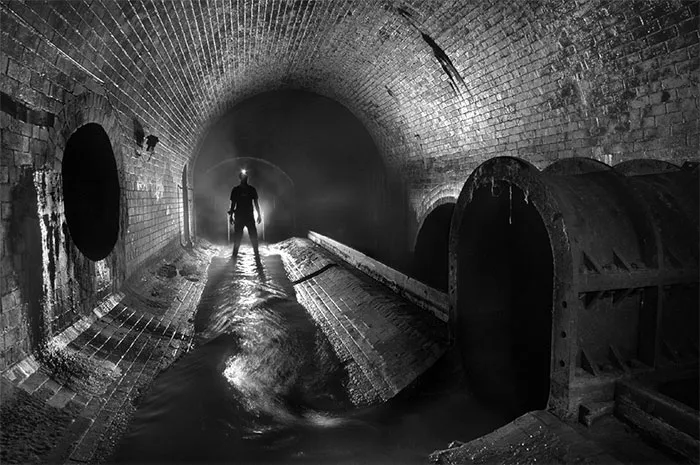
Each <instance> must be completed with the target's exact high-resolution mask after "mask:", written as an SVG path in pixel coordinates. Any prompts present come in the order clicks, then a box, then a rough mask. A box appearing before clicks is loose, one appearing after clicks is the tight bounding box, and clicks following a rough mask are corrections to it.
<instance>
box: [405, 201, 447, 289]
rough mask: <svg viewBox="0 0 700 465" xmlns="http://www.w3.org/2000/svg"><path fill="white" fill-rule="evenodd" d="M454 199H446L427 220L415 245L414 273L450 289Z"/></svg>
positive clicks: (434, 285)
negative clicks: (448, 200)
mask: <svg viewBox="0 0 700 465" xmlns="http://www.w3.org/2000/svg"><path fill="white" fill-rule="evenodd" d="M454 208H455V204H454V202H445V203H442V204H441V205H438V206H437V207H435V208H433V210H432V211H431V212H430V213H428V215H427V216H426V217H425V219H424V220H423V224H422V225H421V228H420V231H418V237H417V238H416V245H415V247H414V248H413V275H414V276H415V277H416V278H417V279H418V280H420V281H422V282H424V283H425V284H427V285H429V286H431V287H434V288H435V289H438V290H441V291H443V292H447V277H448V252H449V242H450V222H451V221H452V212H453V211H454Z"/></svg>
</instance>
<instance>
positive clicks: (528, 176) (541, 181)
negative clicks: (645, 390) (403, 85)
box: [449, 157, 698, 417]
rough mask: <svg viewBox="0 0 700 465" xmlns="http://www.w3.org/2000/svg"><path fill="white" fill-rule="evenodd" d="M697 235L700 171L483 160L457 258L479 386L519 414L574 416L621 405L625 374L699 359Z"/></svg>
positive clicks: (464, 213) (472, 183) (453, 233)
mask: <svg viewBox="0 0 700 465" xmlns="http://www.w3.org/2000/svg"><path fill="white" fill-rule="evenodd" d="M697 239H698V169H697V167H692V166H684V167H683V168H681V167H678V166H675V165H672V164H669V163H665V162H658V161H649V160H635V161H630V162H625V163H622V164H620V165H618V166H616V167H611V166H608V165H606V164H603V163H601V162H598V161H595V160H592V159H584V158H572V159H564V160H560V161H558V162H555V163H554V164H552V165H550V166H549V167H548V168H546V169H545V170H543V171H540V170H538V169H537V168H536V167H534V166H533V165H532V164H530V163H528V162H527V161H525V160H522V159H518V158H512V157H498V158H493V159H491V160H488V161H487V162H485V163H483V164H482V165H480V166H479V167H478V168H477V169H476V170H475V171H474V172H473V173H472V175H471V176H470V177H469V179H468V180H467V182H466V183H465V185H464V188H463V189H462V192H461V194H460V197H459V199H458V202H457V206H456V208H455V212H454V215H453V219H452V224H451V228H450V257H449V263H450V278H449V294H450V310H451V314H450V319H451V322H452V325H451V328H452V331H453V336H454V339H455V340H456V342H457V344H458V345H459V348H460V351H461V352H462V354H463V359H464V364H465V370H466V371H467V374H468V376H469V378H470V379H471V380H472V385H473V387H474V390H475V391H476V392H477V394H482V395H483V396H485V397H487V398H488V397H491V398H492V400H495V401H499V402H501V403H503V404H504V405H510V406H511V407H512V410H514V413H516V414H517V413H522V412H523V411H525V410H528V409H536V408H544V407H545V405H546V406H547V407H548V408H549V409H551V410H553V411H554V412H555V413H557V414H558V415H560V416H562V417H573V416H575V415H576V414H577V410H578V407H579V405H581V404H582V403H584V402H605V401H610V400H612V396H613V389H614V382H615V380H617V379H619V378H620V377H622V376H630V375H632V374H634V373H635V372H637V371H647V372H648V371H653V370H655V369H657V368H658V367H660V366H662V365H668V364H673V363H678V362H681V361H683V360H685V359H686V358H687V357H691V358H692V356H693V354H695V360H696V361H697V341H698V291H697V288H698V241H697ZM683 322H685V324H683ZM693 347H694V348H695V350H693ZM545 349H546V350H545Z"/></svg>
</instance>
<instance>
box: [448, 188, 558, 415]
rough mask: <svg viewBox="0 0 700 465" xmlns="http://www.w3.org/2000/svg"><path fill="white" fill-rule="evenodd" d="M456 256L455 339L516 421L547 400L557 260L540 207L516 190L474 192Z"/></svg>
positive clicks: (487, 393)
mask: <svg viewBox="0 0 700 465" xmlns="http://www.w3.org/2000/svg"><path fill="white" fill-rule="evenodd" d="M459 231H460V233H461V234H460V237H459V242H458V246H457V254H458V257H457V259H458V267H459V270H458V281H457V286H458V300H457V309H456V331H457V335H456V336H457V341H458V343H459V347H460V350H461V352H462V357H463V362H464V366H465V369H466V372H467V377H468V379H469V384H470V386H471V388H472V390H473V392H474V394H475V395H476V396H477V397H479V398H480V399H482V400H483V401H485V402H486V403H488V404H492V405H494V406H495V407H496V408H498V409H501V410H503V411H504V412H507V413H508V414H509V415H512V416H513V417H516V416H518V415H521V414H523V413H525V412H527V411H530V410H536V409H543V408H545V407H546V405H547V400H548V397H549V381H550V380H549V377H550V346H551V328H552V316H551V310H552V292H553V281H552V280H553V259H552V251H551V245H550V241H549V237H548V234H547V230H546V228H545V226H544V223H543V222H542V219H541V217H540V215H539V213H538V211H537V210H536V208H535V207H534V206H533V205H532V204H531V203H529V202H528V200H527V197H526V196H525V195H524V194H523V191H522V190H521V189H519V188H518V187H516V186H513V185H508V184H505V183H503V184H496V185H495V186H490V187H486V188H481V189H479V190H477V191H476V192H475V193H474V196H473V199H472V202H471V203H469V204H468V206H467V207H466V208H465V211H464V216H463V221H462V224H461V225H459Z"/></svg>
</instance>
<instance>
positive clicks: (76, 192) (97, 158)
mask: <svg viewBox="0 0 700 465" xmlns="http://www.w3.org/2000/svg"><path fill="white" fill-rule="evenodd" d="M61 174H62V177H63V197H64V201H65V213H66V223H67V224H68V230H69V232H70V236H71V238H72V240H73V242H74V243H75V245H76V247H77V248H78V249H79V250H80V251H81V252H82V253H83V254H84V255H85V256H86V257H88V258H89V259H90V260H93V261H97V260H102V259H103V258H105V257H106V256H107V255H109V254H110V252H111V251H112V249H113V248H114V245H115V244H116V242H117V238H118V235H119V197H120V188H119V176H118V173H117V164H116V160H115V159H114V152H113V151H112V144H111V142H110V140H109V136H108V135H107V133H106V132H105V131H104V129H103V128H102V126H100V125H99V124H95V123H89V124H86V125H84V126H82V127H80V128H78V130H77V131H75V132H74V133H73V134H72V135H71V136H70V138H69V139H68V142H67V143H66V148H65V151H64V154H63V165H62V172H61Z"/></svg>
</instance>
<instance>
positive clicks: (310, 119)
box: [194, 91, 410, 269]
mask: <svg viewBox="0 0 700 465" xmlns="http://www.w3.org/2000/svg"><path fill="white" fill-rule="evenodd" d="M242 158H246V159H248V158H257V159H261V160H264V161H265V162H269V163H271V164H273V165H275V166H277V167H279V168H280V170H282V171H283V172H285V173H287V174H288V175H289V177H290V178H291V179H292V180H293V184H294V196H293V204H289V203H285V204H283V205H282V206H280V204H279V203H278V200H271V199H267V200H266V201H272V202H274V206H273V208H272V209H271V210H270V206H269V205H268V207H267V208H268V210H270V211H271V212H272V213H271V216H270V217H266V221H270V224H274V225H275V226H276V227H275V228H273V229H274V234H270V235H269V237H268V240H270V239H272V238H273V237H274V238H275V240H277V239H278V238H279V239H283V238H285V237H289V236H292V235H305V234H306V233H307V231H309V230H313V231H317V232H319V233H321V234H324V235H327V236H329V237H332V238H333V239H335V240H337V241H340V242H342V243H344V244H347V245H349V246H351V247H353V248H355V249H357V250H360V251H361V252H363V253H365V254H367V255H369V256H372V257H374V258H377V259H379V260H382V261H384V262H387V263H388V264H391V265H393V266H396V267H399V268H403V269H405V268H407V267H406V266H404V265H405V264H406V263H407V262H408V259H409V258H410V255H409V246H408V231H409V227H408V226H409V220H408V218H409V215H408V202H407V196H406V193H405V189H404V188H403V185H402V183H401V182H400V180H399V178H398V177H396V176H394V175H393V174H392V173H390V172H389V170H388V169H387V168H386V166H385V164H384V162H383V160H382V158H381V155H380V153H379V151H378V149H377V147H376V145H375V144H374V141H373V140H372V137H371V136H370V134H369V133H368V132H367V130H366V129H365V128H364V126H363V125H362V124H361V123H360V122H359V121H358V120H357V119H356V118H355V117H354V116H353V115H352V114H351V113H350V112H349V111H348V110H347V109H346V108H345V107H343V106H342V105H340V104H339V103H337V102H335V101H333V100H331V99H328V98H325V97H321V96H319V95H316V94H313V93H309V92H302V91H276V92H268V93H264V94H259V95H257V96H255V97H252V98H250V99H248V100H246V101H244V102H242V103H240V104H239V105H237V106H236V107H235V108H233V109H232V110H231V111H230V112H229V113H228V114H227V115H226V116H224V117H223V118H222V119H221V120H220V121H219V122H218V123H217V124H216V125H215V126H214V127H213V128H212V130H211V131H210V132H209V134H208V135H207V137H206V138H205V140H204V142H203V144H202V145H201V149H200V151H199V156H198V158H197V160H196V164H195V167H194V190H195V210H196V211H197V231H198V234H200V235H202V236H204V237H209V238H214V239H219V238H220V237H221V235H222V230H223V233H225V219H224V218H223V216H224V215H225V211H226V210H227V209H228V203H227V202H228V195H229V193H230V190H231V188H232V187H233V186H234V185H235V184H237V182H238V180H237V177H235V176H234V175H235V173H233V172H231V173H230V174H227V175H224V174H223V173H221V176H222V177H225V176H232V178H231V179H230V180H229V181H228V183H226V182H223V181H221V182H219V181H212V180H211V179H208V177H207V176H206V175H205V173H207V172H208V171H209V170H210V169H212V167H215V166H217V165H219V164H221V163H222V162H224V161H226V160H231V159H242ZM222 166H223V165H222ZM232 166H233V164H232ZM256 166H257V165H256ZM260 166H262V165H260ZM253 169H254V170H255V169H257V168H255V166H254V167H253ZM214 171H216V170H214ZM267 172H268V170H267V169H263V168H260V171H259V173H258V174H259V175H260V176H257V175H256V173H255V172H254V173H252V174H251V184H252V185H253V186H255V187H256V188H258V190H261V187H262V189H263V190H264V191H268V192H270V191H271V192H279V189H277V190H275V189H274V188H273V187H272V186H268V185H267V184H266V183H267V182H268V180H267V179H266V177H267V176H268V175H267V174H265V173H267ZM269 172H270V173H271V171H269ZM217 176H220V174H219V173H217ZM269 181H270V182H274V180H273V177H272V175H270V178H269ZM259 193H260V192H259ZM279 193H280V194H281V195H282V194H283V195H286V193H285V192H279ZM207 198H216V199H224V203H226V205H225V207H223V205H220V203H221V202H222V200H216V201H209V202H207V201H206V200H204V199H207ZM263 198H264V193H262V194H261V199H263ZM278 199H279V197H278ZM207 203H208V204H209V206H207ZM212 205H215V206H214V207H212ZM261 206H262V205H261ZM222 207H223V208H222ZM286 209H289V210H291V211H285V210H286ZM264 214H265V213H264ZM210 215H212V217H213V218H216V220H214V221H211V220H209V217H210ZM278 215H287V217H291V218H293V219H294V221H293V222H292V226H291V227H290V226H289V222H288V221H287V222H286V223H285V221H286V220H285V221H281V220H280V221H279V222H276V220H275V218H276V217H277V216H278ZM219 217H221V219H219ZM219 223H220V224H221V226H215V224H216V225H218V224H219Z"/></svg>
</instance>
